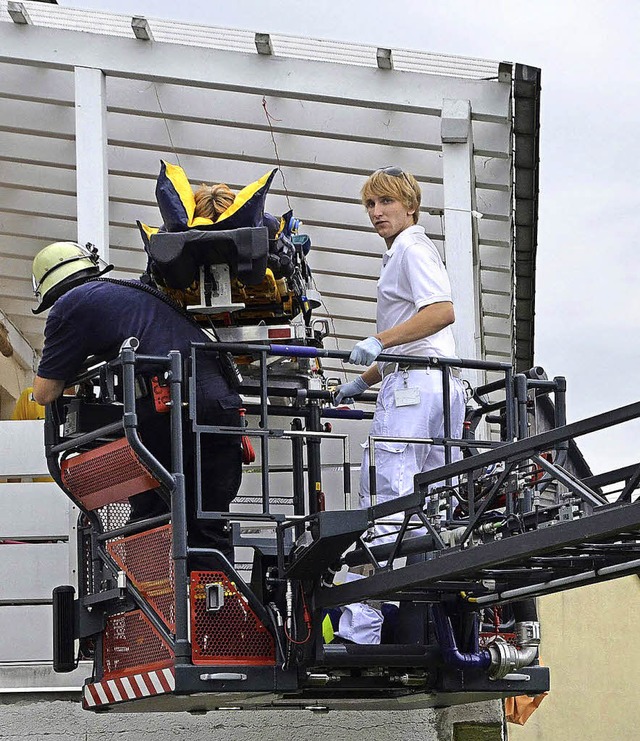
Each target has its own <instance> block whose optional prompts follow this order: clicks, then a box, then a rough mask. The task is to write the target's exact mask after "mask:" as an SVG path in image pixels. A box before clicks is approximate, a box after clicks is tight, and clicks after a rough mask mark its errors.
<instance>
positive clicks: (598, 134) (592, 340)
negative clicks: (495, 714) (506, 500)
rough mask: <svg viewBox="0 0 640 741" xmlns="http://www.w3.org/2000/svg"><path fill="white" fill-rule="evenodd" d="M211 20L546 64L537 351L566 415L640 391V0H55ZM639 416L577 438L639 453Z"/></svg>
mask: <svg viewBox="0 0 640 741" xmlns="http://www.w3.org/2000/svg"><path fill="white" fill-rule="evenodd" d="M58 3H59V5H61V6H67V7H76V8H78V7H83V8H90V9H96V10H104V11H109V12H114V13H126V14H131V15H134V14H139V15H145V16H146V17H148V18H170V19H171V18H173V19H177V20H180V21H185V22H200V23H203V24H206V25H210V26H220V27H226V28H239V29H246V30H250V31H260V32H268V33H269V32H270V33H283V34H290V35H295V36H307V37H314V38H320V39H329V40H339V41H350V42H355V43H358V42H360V43H366V44H375V45H377V46H382V47H391V48H396V49H417V50H421V51H427V52H440V53H447V54H458V55H461V56H475V57H480V58H485V59H493V60H497V61H512V62H521V63H523V64H530V65H532V66H535V67H540V68H541V69H542V97H541V111H542V113H541V136H540V208H539V228H538V259H537V278H536V283H537V288H536V299H535V302H536V337H535V361H536V364H537V365H541V366H543V367H544V368H545V370H546V371H547V373H548V375H549V376H550V377H552V376H556V375H562V376H566V378H567V383H568V397H567V398H568V417H569V420H570V421H573V420H577V419H581V418H583V417H587V416H590V415H592V414H597V413H600V412H604V411H606V410H608V409H611V408H614V407H617V406H622V405H625V404H630V403H632V402H635V401H638V400H639V399H640V394H639V393H638V384H637V382H636V378H637V376H638V366H639V365H640V336H639V333H638V332H637V331H636V330H637V327H638V322H639V319H640V290H639V287H638V283H639V282H640V251H639V247H638V241H640V208H639V205H640V204H639V200H640V198H639V195H640V186H639V182H638V172H639V170H640V136H638V118H639V113H640V104H639V103H638V100H637V95H638V91H640V51H638V45H637V30H638V28H640V3H639V2H637V0H609V1H608V2H605V1H604V0H582V1H581V2H577V1H576V0H536V2H532V1H531V0H482V2H471V1H470V0H446V2H443V1H442V0H395V1H394V2H382V1H381V0H367V1H366V2H365V1H364V0H347V1H346V2H343V3H337V2H335V0H331V1H328V0H315V2H313V3H311V2H304V0H243V1H242V2H231V1H230V0H227V2H225V3H219V2H214V0H208V1H206V2H205V1H204V0H188V2H184V3H180V4H176V3H175V2H169V0H58ZM637 438H640V423H632V424H631V425H625V426H624V427H618V428H614V429H613V430H611V431H610V432H607V433H599V434H598V435H593V436H589V437H585V438H582V439H581V441H579V442H580V445H581V447H582V449H583V451H584V453H585V455H586V457H587V460H588V461H589V462H590V464H591V465H592V467H593V469H594V470H595V471H602V470H607V469H609V468H613V467H616V466H621V465H628V464H630V463H634V462H637V461H639V460H640V454H639V452H638V450H637V448H638V447H639V446H638V445H636V442H635V439H637Z"/></svg>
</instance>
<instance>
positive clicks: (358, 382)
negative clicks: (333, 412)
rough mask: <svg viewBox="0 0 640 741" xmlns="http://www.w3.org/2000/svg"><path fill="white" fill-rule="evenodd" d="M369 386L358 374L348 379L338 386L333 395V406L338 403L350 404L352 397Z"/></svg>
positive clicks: (361, 392)
mask: <svg viewBox="0 0 640 741" xmlns="http://www.w3.org/2000/svg"><path fill="white" fill-rule="evenodd" d="M368 388H369V384H368V383H366V382H365V381H364V380H363V378H362V376H358V377H357V378H356V379H355V380H353V381H348V382H347V383H343V384H341V385H340V386H338V390H337V391H336V397H335V402H334V404H335V406H338V405H339V404H352V403H353V400H354V398H356V397H358V396H360V394H363V393H364V392H365V391H366V390H367V389H368Z"/></svg>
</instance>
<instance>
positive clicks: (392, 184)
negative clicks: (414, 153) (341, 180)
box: [360, 167, 422, 224]
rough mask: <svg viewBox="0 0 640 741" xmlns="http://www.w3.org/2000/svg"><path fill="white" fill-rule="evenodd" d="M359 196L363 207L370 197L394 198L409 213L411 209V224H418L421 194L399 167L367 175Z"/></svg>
mask: <svg viewBox="0 0 640 741" xmlns="http://www.w3.org/2000/svg"><path fill="white" fill-rule="evenodd" d="M390 171H392V172H393V174H391V172H390ZM360 196H361V198H362V203H363V204H364V205H365V206H366V204H367V201H368V200H369V199H370V198H371V197H372V196H378V197H379V198H380V197H382V196H389V197H390V198H394V199H395V200H396V201H400V203H402V205H403V206H406V208H407V210H409V211H411V210H412V209H413V214H412V216H413V223H414V224H417V223H418V218H419V216H420V202H421V201H422V192H421V190H420V186H419V185H418V181H417V180H416V179H415V178H414V177H413V175H412V174H411V173H410V172H404V170H401V169H400V168H399V167H385V168H383V169H381V170H376V171H375V172H374V173H372V174H371V175H369V177H368V178H367V181H366V183H365V184H364V185H363V186H362V190H361V191H360Z"/></svg>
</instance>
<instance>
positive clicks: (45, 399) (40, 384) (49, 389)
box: [33, 376, 65, 406]
mask: <svg viewBox="0 0 640 741" xmlns="http://www.w3.org/2000/svg"><path fill="white" fill-rule="evenodd" d="M64 386H65V383H64V381H56V380H55V379H53V378H42V377H41V376H36V377H35V380H34V382H33V398H34V399H35V400H36V401H37V402H38V404H42V406H44V405H45V404H50V403H51V402H52V401H55V400H56V399H57V398H58V397H59V396H61V395H62V392H63V391H64Z"/></svg>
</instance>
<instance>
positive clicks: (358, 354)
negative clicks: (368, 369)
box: [349, 337, 383, 365]
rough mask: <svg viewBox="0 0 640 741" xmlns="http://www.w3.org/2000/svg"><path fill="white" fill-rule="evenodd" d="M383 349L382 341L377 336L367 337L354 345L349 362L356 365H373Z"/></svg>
mask: <svg viewBox="0 0 640 741" xmlns="http://www.w3.org/2000/svg"><path fill="white" fill-rule="evenodd" d="M382 349H383V348H382V342H380V340H379V339H378V338H377V337H367V339H366V340H360V342H358V344H357V345H355V346H354V348H353V350H352V351H351V355H349V362H350V363H354V364H355V365H371V363H373V361H374V360H375V359H376V358H377V357H378V355H380V353H381V352H382Z"/></svg>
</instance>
